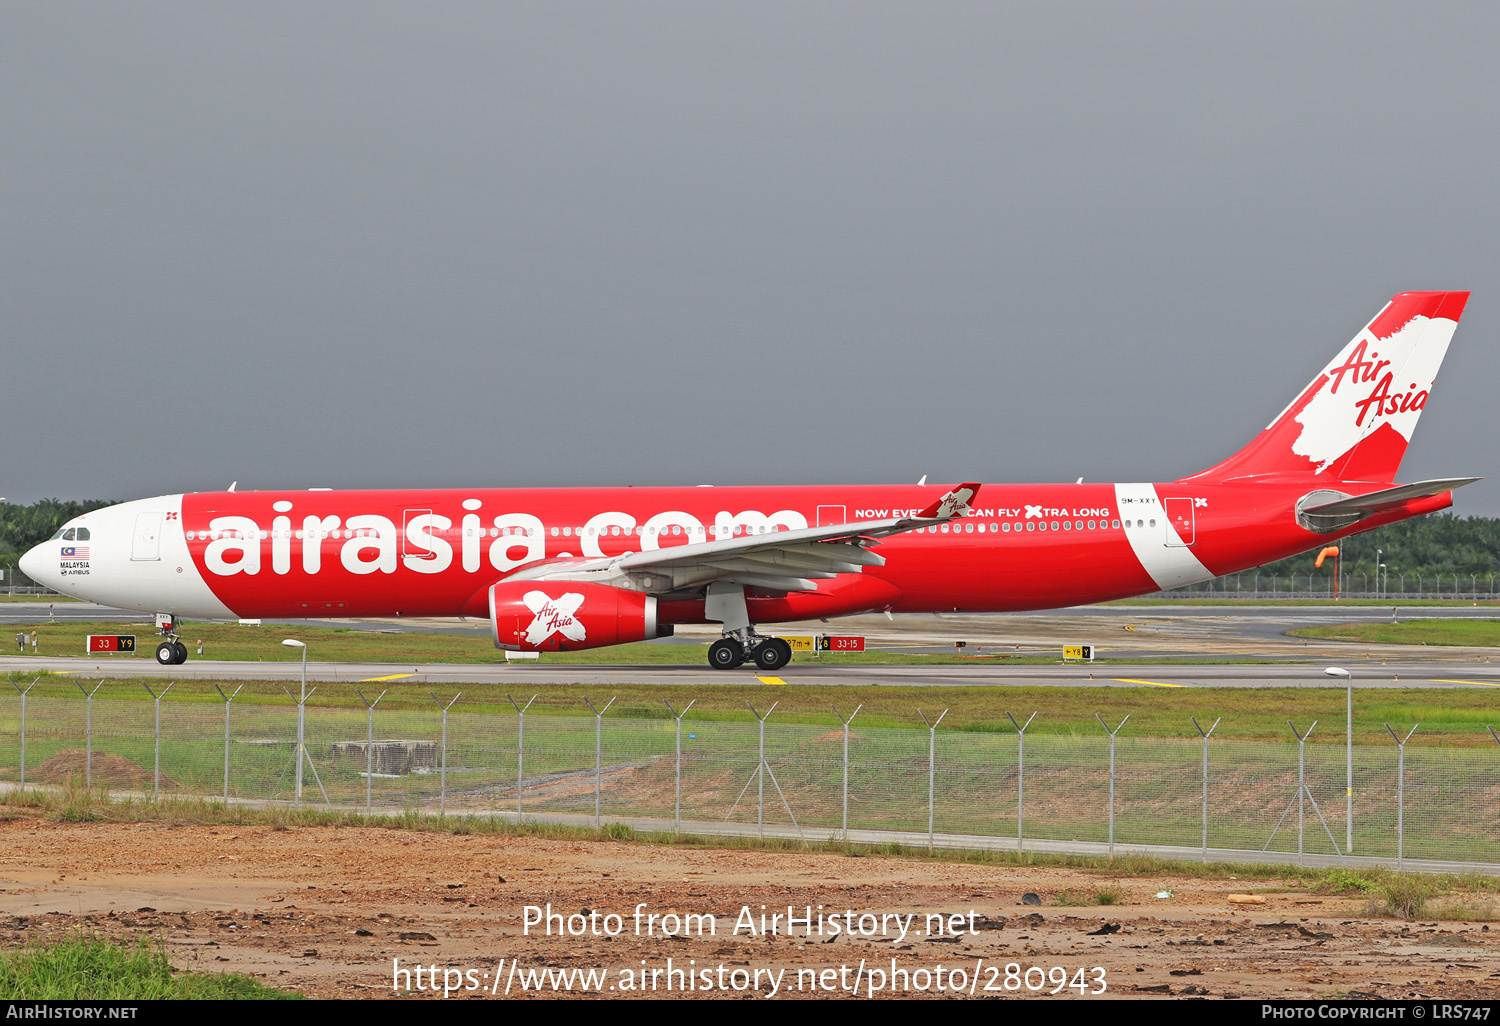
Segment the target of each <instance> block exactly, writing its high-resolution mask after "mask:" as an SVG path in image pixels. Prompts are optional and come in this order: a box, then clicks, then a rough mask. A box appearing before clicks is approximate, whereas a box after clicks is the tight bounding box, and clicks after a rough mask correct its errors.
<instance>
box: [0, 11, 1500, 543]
mask: <svg viewBox="0 0 1500 1026" xmlns="http://www.w3.org/2000/svg"><path fill="white" fill-rule="evenodd" d="M0 24H3V31H0V96H4V97H5V99H4V101H3V102H0V235H3V240H4V241H3V245H0V331H3V337H4V339H5V343H4V348H3V363H0V367H3V371H0V375H3V378H0V380H3V382H4V387H3V390H0V410H3V413H4V419H3V421H0V423H3V425H4V430H3V436H0V437H3V444H0V495H5V496H6V497H8V498H9V499H10V501H12V502H29V501H32V500H34V499H36V498H39V497H42V496H48V495H56V496H59V497H64V498H85V497H100V498H105V497H109V498H119V499H127V498H135V497H139V496H144V495H152V494H158V493H163V492H171V491H179V490H211V489H219V488H223V487H224V486H226V485H227V484H228V483H229V482H230V481H231V480H235V479H237V480H238V481H239V482H240V487H241V488H277V487H294V488H301V487H307V486H315V485H323V486H335V487H358V486H370V487H383V486H417V485H421V486H429V485H430V486H477V485H495V486H506V485H568V484H694V483H700V482H712V483H718V484H737V483H744V484H761V483H775V482H786V483H815V482H877V481H915V480H916V479H917V478H918V477H919V476H921V475H923V474H926V475H928V476H929V479H930V480H932V481H934V482H943V483H946V482H953V481H958V480H963V479H973V478H978V479H980V480H986V481H1012V480H1014V481H1051V480H1068V481H1071V480H1073V479H1074V478H1077V477H1079V476H1080V475H1081V476H1083V477H1085V478H1086V479H1088V480H1096V481H1098V480H1170V479H1173V478H1176V477H1180V476H1183V475H1185V474H1189V473H1192V472H1195V471H1197V470H1200V469H1202V468H1203V467H1205V466H1208V465H1210V464H1212V463H1214V462H1216V461H1218V460H1219V459H1221V458H1223V457H1224V456H1225V455H1227V454H1228V453H1230V452H1231V451H1233V450H1234V449H1236V448H1238V447H1239V446H1240V445H1242V444H1243V443H1244V442H1246V441H1247V440H1248V439H1249V438H1250V437H1252V436H1253V435H1254V434H1255V432H1256V431H1258V430H1259V429H1260V428H1261V427H1263V426H1264V424H1265V423H1266V421H1268V420H1269V419H1270V418H1271V417H1272V416H1273V415H1274V414H1276V412H1277V411H1279V410H1280V409H1281V408H1282V407H1283V406H1285V404H1286V403H1287V402H1288V401H1289V400H1290V399H1291V398H1292V397H1293V395H1294V394H1295V393H1296V392H1297V391H1298V390H1299V389H1300V388H1301V387H1302V386H1303V385H1304V384H1305V383H1306V382H1307V381H1308V380H1310V379H1311V377H1312V376H1313V374H1314V373H1316V371H1317V370H1318V369H1319V368H1320V367H1321V366H1322V365H1323V363H1324V362H1325V361H1326V360H1327V359H1328V358H1329V357H1330V356H1332V355H1333V353H1334V352H1335V351H1336V350H1337V349H1338V348H1339V347H1340V346H1341V345H1342V344H1343V343H1344V342H1345V341H1347V340H1348V339H1349V338H1350V337H1351V336H1352V335H1353V334H1354V333H1355V332H1356V331H1357V330H1358V329H1359V328H1360V327H1361V326H1362V325H1363V324H1364V323H1365V322H1366V321H1367V320H1368V319H1369V318H1370V317H1371V316H1373V315H1374V313H1375V312H1376V311H1377V310H1378V309H1379V308H1380V306H1381V305H1382V304H1383V303H1384V302H1385V301H1386V299H1388V298H1389V297H1390V296H1391V295H1392V294H1393V293H1396V292H1400V291H1404V290H1408V289H1472V290H1473V292H1474V297H1473V300H1472V301H1471V303H1470V306H1469V310H1468V312H1467V314H1466V316H1465V318H1464V321H1463V323H1462V324H1461V325H1460V327H1459V330H1458V334H1457V335H1456V336H1455V338H1454V342H1453V345H1452V348H1451V349H1450V351H1449V356H1448V360H1447V362H1446V364H1445V365H1444V368H1443V371H1442V373H1441V375H1440V376H1439V379H1438V383H1437V388H1436V390H1435V392H1434V395H1433V399H1432V401H1431V402H1430V403H1429V404H1428V406H1427V409H1426V411H1425V416H1424V417H1423V418H1422V423H1421V425H1420V427H1419V429H1418V432H1417V435H1416V439H1415V441H1414V444H1413V446H1412V448H1411V450H1410V451H1409V453H1408V456H1407V460H1406V463H1405V465H1404V467H1403V472H1402V477H1403V478H1404V479H1407V480H1414V479H1418V478H1422V477H1437V476H1447V475H1458V474H1482V475H1485V476H1486V477H1487V478H1488V479H1489V480H1487V481H1485V482H1482V483H1480V484H1477V485H1474V486H1471V487H1470V488H1468V489H1465V490H1464V491H1462V492H1460V493H1459V496H1458V499H1459V501H1458V505H1457V510H1458V512H1460V513H1482V514H1486V515H1500V468H1497V467H1496V465H1495V462H1496V461H1495V459H1494V457H1493V453H1494V451H1495V439H1496V438H1497V437H1500V402H1497V396H1496V393H1497V391H1500V387H1497V383H1500V375H1497V370H1500V350H1497V347H1496V346H1495V344H1494V333H1495V326H1496V324H1497V323H1500V314H1497V311H1500V268H1497V262H1496V248H1497V244H1496V240H1497V232H1496V229H1497V221H1500V213H1497V211H1500V204H1497V200H1496V196H1497V190H1500V166H1497V165H1500V161H1497V153H1500V137H1497V134H1496V131H1495V126H1496V125H1497V124H1500V116H1497V115H1500V111H1497V105H1500V60H1497V59H1496V52H1497V44H1500V6H1497V5H1493V4H1486V5H1478V4H1475V5H1467V4H1461V5H1451V6H1446V5H1441V4H1432V3H1423V4H1420V5H1418V4H1410V5H1397V6H1387V5H1379V4H1372V3H1350V4H1321V5H1320V4H1308V3H1295V4H1284V5H1282V4H1272V3H1256V4H1235V5H1228V4H1202V3H1180V4H1160V3H1098V4H1067V3H1057V2H1048V3H1037V4H1024V5H1023V4H997V3H977V4H962V3H960V4H937V3H900V4H892V3H871V2H853V3H817V2H810V0H801V2H796V3H773V2H765V0H756V2H753V3H751V2H745V3H737V4H721V3H704V2H690V3H670V4H664V3H629V4H621V3H613V2H610V3H560V2H546V3H535V4H510V3H441V2H437V3H434V2H424V3H421V4H416V3H405V4H392V3H375V2H369V0H361V2H358V3H317V2H312V3H310V2H305V0H299V2H296V3H273V2H264V0H260V2H257V3H254V4H241V3H220V4H213V3H198V2H193V3H182V4H162V3H151V2H144V0H137V2H133V3H130V4H115V3H103V2H100V3H58V2H41V3H20V2H16V0H6V2H5V3H4V6H3V17H0Z"/></svg>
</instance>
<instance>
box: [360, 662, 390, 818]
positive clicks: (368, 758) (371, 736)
mask: <svg viewBox="0 0 1500 1026" xmlns="http://www.w3.org/2000/svg"><path fill="white" fill-rule="evenodd" d="M354 693H355V694H356V695H358V696H359V700H360V701H361V702H363V703H365V713H366V723H365V815H366V816H368V815H370V781H371V780H373V779H374V777H375V707H376V706H377V705H379V704H380V699H381V698H384V697H385V692H384V691H382V692H381V693H380V696H379V697H378V698H376V699H375V701H373V702H372V701H370V700H369V699H368V698H366V697H365V693H364V692H363V691H361V690H359V688H355V689H354Z"/></svg>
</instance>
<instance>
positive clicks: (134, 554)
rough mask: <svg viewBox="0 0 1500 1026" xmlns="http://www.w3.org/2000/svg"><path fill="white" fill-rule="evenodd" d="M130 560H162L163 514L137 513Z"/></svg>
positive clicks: (131, 541)
mask: <svg viewBox="0 0 1500 1026" xmlns="http://www.w3.org/2000/svg"><path fill="white" fill-rule="evenodd" d="M130 558H131V559H132V560H147V559H160V558H161V513H160V512H156V513H137V514H136V515H135V534H134V535H133V536H132V537H131V540H130Z"/></svg>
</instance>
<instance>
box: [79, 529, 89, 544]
mask: <svg viewBox="0 0 1500 1026" xmlns="http://www.w3.org/2000/svg"><path fill="white" fill-rule="evenodd" d="M78 540H79V541H88V540H89V529H88V528H87V527H80V528H79V529H78Z"/></svg>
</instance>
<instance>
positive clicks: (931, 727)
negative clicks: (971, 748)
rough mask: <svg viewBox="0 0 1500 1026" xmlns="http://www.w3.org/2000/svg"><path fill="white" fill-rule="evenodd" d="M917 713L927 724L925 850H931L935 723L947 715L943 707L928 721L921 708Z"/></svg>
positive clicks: (934, 776) (934, 772)
mask: <svg viewBox="0 0 1500 1026" xmlns="http://www.w3.org/2000/svg"><path fill="white" fill-rule="evenodd" d="M917 715H918V716H920V717H922V722H923V723H926V724H927V850H928V851H931V850H932V821H933V811H934V803H933V794H934V790H935V784H936V783H937V725H938V724H939V723H942V722H943V717H944V716H947V715H948V710H947V709H944V710H943V711H942V712H940V713H938V718H937V719H935V720H933V721H932V722H930V723H929V722H928V720H927V714H926V713H924V712H923V711H922V710H921V709H918V710H917Z"/></svg>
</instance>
